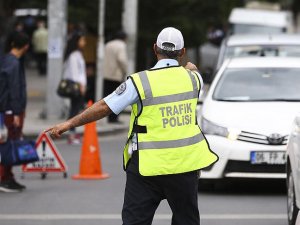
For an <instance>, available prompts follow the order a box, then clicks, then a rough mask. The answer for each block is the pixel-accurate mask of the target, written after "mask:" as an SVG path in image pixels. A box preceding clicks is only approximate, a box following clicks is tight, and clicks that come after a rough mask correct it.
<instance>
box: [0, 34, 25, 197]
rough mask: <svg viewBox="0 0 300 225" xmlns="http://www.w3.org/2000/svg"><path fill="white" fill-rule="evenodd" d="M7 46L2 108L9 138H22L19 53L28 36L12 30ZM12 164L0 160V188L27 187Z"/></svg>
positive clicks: (22, 83) (22, 91)
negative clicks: (18, 178)
mask: <svg viewBox="0 0 300 225" xmlns="http://www.w3.org/2000/svg"><path fill="white" fill-rule="evenodd" d="M9 38H10V45H9V46H10V50H9V52H8V53H7V54H6V55H5V56H4V58H3V61H2V63H1V68H0V76H1V81H2V82H3V83H2V84H1V87H4V90H5V93H6V94H5V95H6V96H7V103H6V105H5V106H3V108H4V124H5V126H6V127H7V130H8V138H9V139H10V140H19V139H21V138H22V136H23V133H22V130H23V124H24V117H25V109H26V102H27V94H26V78H25V70H24V65H23V60H21V57H22V56H24V54H25V53H26V52H27V50H28V48H29V38H28V36H27V35H26V34H25V33H22V32H14V33H13V34H12V35H11V36H10V37H9ZM12 169H13V167H12V166H4V165H1V164H0V180H1V182H0V191H4V192H17V191H21V190H23V189H25V188H26V187H25V186H24V185H22V184H20V183H18V182H17V181H16V180H15V177H14V174H13V171H12Z"/></svg>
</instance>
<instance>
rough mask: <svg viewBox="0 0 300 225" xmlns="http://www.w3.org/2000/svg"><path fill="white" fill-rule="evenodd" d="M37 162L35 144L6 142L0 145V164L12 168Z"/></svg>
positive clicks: (19, 141) (16, 141)
mask: <svg viewBox="0 0 300 225" xmlns="http://www.w3.org/2000/svg"><path fill="white" fill-rule="evenodd" d="M36 161H39V156H38V154H37V151H36V148H35V142H34V141H30V140H8V141H7V142H5V143H4V144H0V164H2V165H8V166H14V165H22V164H27V163H31V162H36Z"/></svg>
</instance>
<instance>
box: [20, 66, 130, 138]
mask: <svg viewBox="0 0 300 225" xmlns="http://www.w3.org/2000/svg"><path fill="white" fill-rule="evenodd" d="M26 79H27V94H28V103H27V109H26V117H25V124H24V130H23V132H24V135H25V136H27V137H28V136H29V137H32V138H35V137H37V136H38V135H39V134H40V133H41V132H43V130H45V129H46V128H48V127H51V126H53V125H54V124H57V123H60V122H63V121H65V119H56V120H55V119H54V120H53V119H51V120H47V119H42V118H41V114H42V112H43V109H44V108H45V104H46V91H47V77H46V76H39V75H38V73H37V71H36V69H35V68H27V69H26ZM129 119H130V115H129V114H128V113H122V114H121V115H120V120H121V121H122V122H123V123H122V124H110V123H107V122H106V118H105V119H102V120H101V121H98V122H97V131H98V133H100V134H105V133H113V132H117V131H122V130H126V129H128V124H129ZM77 129H78V132H80V133H82V132H83V130H84V127H79V128H77Z"/></svg>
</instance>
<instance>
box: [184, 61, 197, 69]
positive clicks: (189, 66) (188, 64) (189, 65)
mask: <svg viewBox="0 0 300 225" xmlns="http://www.w3.org/2000/svg"><path fill="white" fill-rule="evenodd" d="M184 68H186V69H188V70H198V68H197V66H196V65H195V64H193V63H191V62H187V64H186V65H185V67H184Z"/></svg>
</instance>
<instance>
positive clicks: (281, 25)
mask: <svg viewBox="0 0 300 225" xmlns="http://www.w3.org/2000/svg"><path fill="white" fill-rule="evenodd" d="M229 24H230V32H229V33H230V34H250V33H252V34H280V33H292V32H293V20H292V14H291V12H289V11H272V10H263V9H250V8H234V9H232V11H231V13H230V15H229Z"/></svg>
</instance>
